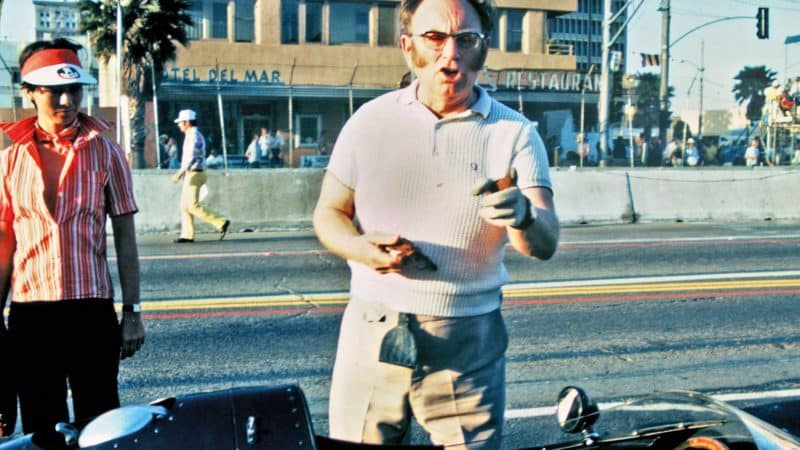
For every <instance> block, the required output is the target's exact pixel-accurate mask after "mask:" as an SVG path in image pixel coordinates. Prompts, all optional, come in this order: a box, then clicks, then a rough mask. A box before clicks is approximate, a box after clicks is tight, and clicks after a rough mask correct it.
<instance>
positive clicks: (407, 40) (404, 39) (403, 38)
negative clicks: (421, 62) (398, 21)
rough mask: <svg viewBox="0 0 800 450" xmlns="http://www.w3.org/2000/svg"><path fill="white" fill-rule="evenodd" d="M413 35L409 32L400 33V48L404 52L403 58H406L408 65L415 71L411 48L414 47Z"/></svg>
mask: <svg viewBox="0 0 800 450" xmlns="http://www.w3.org/2000/svg"><path fill="white" fill-rule="evenodd" d="M412 45H413V44H412V42H411V36H409V35H407V34H401V35H400V50H401V51H402V52H403V59H405V60H406V66H408V69H409V70H411V71H412V72H413V71H414V64H413V63H412V62H411V61H412V60H411V48H412Z"/></svg>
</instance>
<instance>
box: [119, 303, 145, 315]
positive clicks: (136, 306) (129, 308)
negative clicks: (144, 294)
mask: <svg viewBox="0 0 800 450" xmlns="http://www.w3.org/2000/svg"><path fill="white" fill-rule="evenodd" d="M122 312H134V313H140V312H142V304H141V303H126V304H124V305H122Z"/></svg>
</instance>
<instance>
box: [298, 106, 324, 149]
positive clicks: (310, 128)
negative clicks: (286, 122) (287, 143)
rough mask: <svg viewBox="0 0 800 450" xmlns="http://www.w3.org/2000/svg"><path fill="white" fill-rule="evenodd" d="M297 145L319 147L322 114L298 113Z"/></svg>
mask: <svg viewBox="0 0 800 450" xmlns="http://www.w3.org/2000/svg"><path fill="white" fill-rule="evenodd" d="M294 128H295V139H296V140H295V147H315V148H316V147H317V146H318V145H319V135H320V133H321V132H322V116H320V115H318V114H298V115H296V116H295V120H294Z"/></svg>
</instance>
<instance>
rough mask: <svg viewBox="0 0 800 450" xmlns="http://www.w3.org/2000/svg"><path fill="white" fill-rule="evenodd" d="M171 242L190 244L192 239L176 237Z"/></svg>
mask: <svg viewBox="0 0 800 450" xmlns="http://www.w3.org/2000/svg"><path fill="white" fill-rule="evenodd" d="M172 242H174V243H176V244H190V243H192V242H194V239H186V238H178V239H175V240H174V241H172Z"/></svg>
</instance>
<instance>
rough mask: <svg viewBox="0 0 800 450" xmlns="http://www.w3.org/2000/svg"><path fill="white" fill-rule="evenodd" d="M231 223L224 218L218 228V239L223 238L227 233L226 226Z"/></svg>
mask: <svg viewBox="0 0 800 450" xmlns="http://www.w3.org/2000/svg"><path fill="white" fill-rule="evenodd" d="M230 225H231V221H230V220H226V221H225V223H223V224H222V228H220V229H219V234H220V236H219V240H220V241H221V240H223V239H225V235H226V234H228V227H229V226H230Z"/></svg>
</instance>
